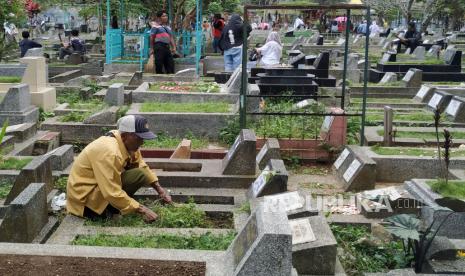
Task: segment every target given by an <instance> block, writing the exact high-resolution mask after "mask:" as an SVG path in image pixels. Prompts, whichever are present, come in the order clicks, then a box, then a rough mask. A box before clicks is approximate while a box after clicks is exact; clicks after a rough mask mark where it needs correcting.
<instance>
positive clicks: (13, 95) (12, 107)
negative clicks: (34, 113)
mask: <svg viewBox="0 0 465 276" xmlns="http://www.w3.org/2000/svg"><path fill="white" fill-rule="evenodd" d="M30 106H31V94H30V93H29V86H28V85H27V84H19V85H17V86H14V87H11V88H10V89H9V90H8V92H7V93H6V95H5V97H3V100H2V102H1V103H0V111H12V112H21V111H24V110H26V109H27V108H29V107H30Z"/></svg>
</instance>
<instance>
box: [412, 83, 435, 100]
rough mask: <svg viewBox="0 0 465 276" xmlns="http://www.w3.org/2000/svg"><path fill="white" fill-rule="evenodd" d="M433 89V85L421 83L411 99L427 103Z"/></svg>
mask: <svg viewBox="0 0 465 276" xmlns="http://www.w3.org/2000/svg"><path fill="white" fill-rule="evenodd" d="M435 90H436V88H434V87H431V86H428V85H422V86H421V87H420V89H419V90H418V92H417V94H416V95H415V97H414V98H413V100H414V101H417V102H422V103H427V102H428V101H429V100H430V99H431V97H432V96H433V94H434V91H435Z"/></svg>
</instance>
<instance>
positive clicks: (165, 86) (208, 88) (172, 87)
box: [149, 81, 221, 93]
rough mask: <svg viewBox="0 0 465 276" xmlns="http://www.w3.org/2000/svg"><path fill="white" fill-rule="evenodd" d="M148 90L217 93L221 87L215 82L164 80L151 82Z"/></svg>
mask: <svg viewBox="0 0 465 276" xmlns="http://www.w3.org/2000/svg"><path fill="white" fill-rule="evenodd" d="M149 90H150V91H170V92H203V93H218V92H220V90H221V87H220V85H219V84H217V83H216V82H205V81H199V82H179V81H165V82H157V83H151V84H150V85H149Z"/></svg>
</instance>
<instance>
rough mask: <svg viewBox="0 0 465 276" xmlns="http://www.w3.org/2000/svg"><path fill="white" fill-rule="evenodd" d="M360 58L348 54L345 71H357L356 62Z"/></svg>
mask: <svg viewBox="0 0 465 276" xmlns="http://www.w3.org/2000/svg"><path fill="white" fill-rule="evenodd" d="M359 59H360V57H359V55H357V54H349V56H348V57H347V69H348V70H357V69H358V68H357V67H358V61H359Z"/></svg>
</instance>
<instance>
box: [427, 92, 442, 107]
mask: <svg viewBox="0 0 465 276" xmlns="http://www.w3.org/2000/svg"><path fill="white" fill-rule="evenodd" d="M441 99H442V96H441V95H439V94H434V96H433V97H432V98H431V100H429V103H428V106H429V107H431V108H434V109H436V107H437V106H438V105H439V102H440V101H441Z"/></svg>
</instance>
